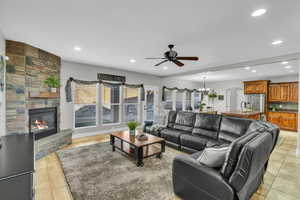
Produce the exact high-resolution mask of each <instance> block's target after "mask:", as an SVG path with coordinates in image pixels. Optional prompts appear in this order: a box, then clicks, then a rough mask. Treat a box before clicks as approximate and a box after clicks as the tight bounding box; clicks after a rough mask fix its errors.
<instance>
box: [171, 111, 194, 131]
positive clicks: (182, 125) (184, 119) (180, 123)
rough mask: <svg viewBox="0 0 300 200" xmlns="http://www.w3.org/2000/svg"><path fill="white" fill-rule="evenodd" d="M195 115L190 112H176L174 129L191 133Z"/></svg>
mask: <svg viewBox="0 0 300 200" xmlns="http://www.w3.org/2000/svg"><path fill="white" fill-rule="evenodd" d="M194 120H195V114H194V113H192V112H178V113H177V116H176V121H175V125H174V128H175V129H178V130H182V131H189V132H192V130H193V125H194Z"/></svg>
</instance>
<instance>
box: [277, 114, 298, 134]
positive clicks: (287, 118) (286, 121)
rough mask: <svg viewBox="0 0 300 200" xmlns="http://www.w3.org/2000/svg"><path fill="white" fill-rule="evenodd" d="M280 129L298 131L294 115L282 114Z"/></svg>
mask: <svg viewBox="0 0 300 200" xmlns="http://www.w3.org/2000/svg"><path fill="white" fill-rule="evenodd" d="M281 114H282V116H281V119H280V127H281V128H282V129H286V130H297V117H296V114H294V113H281Z"/></svg>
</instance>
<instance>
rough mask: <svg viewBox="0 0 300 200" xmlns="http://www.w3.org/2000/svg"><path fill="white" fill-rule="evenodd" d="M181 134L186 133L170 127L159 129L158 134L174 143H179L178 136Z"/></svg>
mask: <svg viewBox="0 0 300 200" xmlns="http://www.w3.org/2000/svg"><path fill="white" fill-rule="evenodd" d="M182 134H187V133H186V132H184V131H180V130H176V129H170V128H165V129H163V130H161V131H160V135H161V137H162V138H164V139H165V140H167V141H169V142H173V143H176V144H180V136H181V135H182Z"/></svg>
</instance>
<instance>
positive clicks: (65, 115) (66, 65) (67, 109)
mask: <svg viewBox="0 0 300 200" xmlns="http://www.w3.org/2000/svg"><path fill="white" fill-rule="evenodd" d="M97 73H107V74H114V75H121V76H126V82H127V83H132V84H141V83H143V84H144V86H147V85H149V86H157V87H158V88H159V90H160V92H159V103H160V100H161V88H162V86H163V85H165V86H168V87H175V86H177V87H179V88H185V87H186V88H190V89H195V88H199V84H198V83H195V82H189V81H180V82H178V81H177V80H174V79H170V78H168V79H162V78H160V77H157V76H151V75H147V74H141V73H135V72H129V71H122V70H117V69H112V68H105V67H99V66H93V65H87V64H81V63H74V62H69V61H62V64H61V83H62V87H61V129H67V128H73V105H72V103H67V102H66V100H65V90H64V87H65V84H66V81H67V80H68V79H69V78H70V77H73V78H76V79H81V80H97ZM140 113H141V112H140ZM140 117H141V116H140ZM118 127H124V126H101V127H100V126H99V127H96V128H82V129H76V130H75V134H77V135H79V134H82V135H84V134H85V133H87V132H89V133H97V132H105V131H109V130H111V129H115V128H118Z"/></svg>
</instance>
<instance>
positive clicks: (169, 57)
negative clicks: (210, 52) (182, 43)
mask: <svg viewBox="0 0 300 200" xmlns="http://www.w3.org/2000/svg"><path fill="white" fill-rule="evenodd" d="M168 47H169V49H170V50H169V51H167V52H165V53H164V57H163V58H146V59H156V60H157V59H160V60H161V59H162V60H163V61H161V62H159V63H157V64H155V65H154V66H156V67H157V66H159V65H161V64H163V63H165V62H172V63H174V64H176V65H177V66H178V67H182V66H184V64H183V63H182V62H181V61H180V60H188V61H197V60H199V58H198V57H195V56H190V57H187V56H185V57H182V56H178V53H177V52H176V51H174V50H173V48H174V45H173V44H169V45H168Z"/></svg>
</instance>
